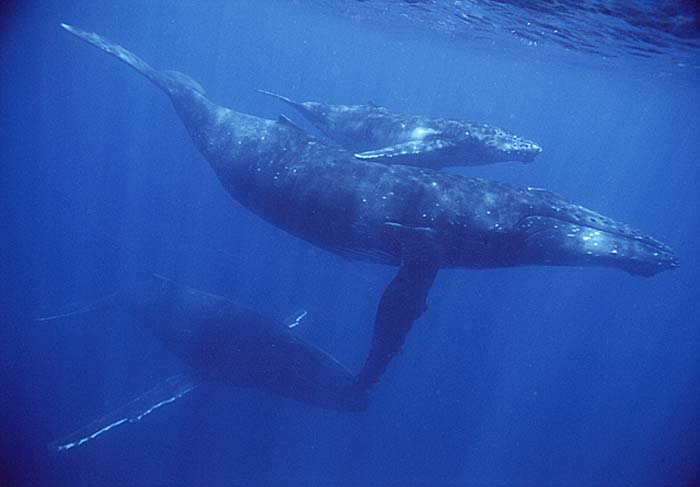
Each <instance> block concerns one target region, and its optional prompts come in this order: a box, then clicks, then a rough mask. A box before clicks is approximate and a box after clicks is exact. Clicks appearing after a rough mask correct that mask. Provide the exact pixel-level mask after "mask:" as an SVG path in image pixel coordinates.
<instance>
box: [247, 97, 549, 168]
mask: <svg viewBox="0 0 700 487" xmlns="http://www.w3.org/2000/svg"><path fill="white" fill-rule="evenodd" d="M257 91H258V92H260V93H263V94H266V95H270V96H273V97H275V98H277V99H279V100H282V101H284V102H285V103H287V104H288V105H290V106H292V107H293V108H295V109H296V110H297V111H298V112H299V113H301V114H302V115H303V116H304V117H305V118H306V119H307V120H308V121H309V122H311V123H312V124H313V125H314V126H315V127H316V128H318V129H319V130H320V131H321V132H323V133H324V134H325V135H326V136H328V137H329V138H330V139H331V140H333V141H334V142H336V143H337V144H339V145H340V146H342V147H343V148H345V149H347V150H349V151H352V152H354V153H355V157H356V158H358V159H364V160H374V161H377V162H383V163H384V164H407V165H410V166H419V167H428V168H432V169H440V168H442V167H446V166H479V165H485V164H494V163H497V162H507V161H520V162H532V161H533V160H534V159H535V156H537V154H539V153H540V152H542V149H541V148H540V146H539V145H537V144H536V143H535V142H532V141H531V140H527V139H525V138H523V137H520V136H519V135H515V134H513V133H510V132H507V131H505V130H503V129H500V128H498V127H494V126H492V125H486V124H481V123H473V122H466V121H463V120H451V119H446V118H434V117H425V116H422V115H407V114H402V113H394V112H391V111H389V110H388V109H386V108H384V107H381V106H378V105H375V104H374V103H369V104H367V105H329V104H326V103H318V102H310V101H307V102H297V101H294V100H291V99H289V98H287V97H285V96H282V95H278V94H277V93H272V92H270V91H265V90H257Z"/></svg>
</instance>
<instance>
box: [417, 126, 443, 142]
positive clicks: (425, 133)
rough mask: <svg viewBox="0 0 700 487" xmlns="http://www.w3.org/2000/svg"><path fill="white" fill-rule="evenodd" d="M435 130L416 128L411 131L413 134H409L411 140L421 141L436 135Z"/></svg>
mask: <svg viewBox="0 0 700 487" xmlns="http://www.w3.org/2000/svg"><path fill="white" fill-rule="evenodd" d="M437 133H438V132H437V130H435V129H431V128H427V127H416V128H414V129H413V132H411V139H413V140H423V139H424V138H426V137H427V136H429V135H434V134H437Z"/></svg>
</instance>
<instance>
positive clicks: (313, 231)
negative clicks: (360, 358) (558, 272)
mask: <svg viewBox="0 0 700 487" xmlns="http://www.w3.org/2000/svg"><path fill="white" fill-rule="evenodd" d="M63 27H64V28H66V29H67V30H69V31H70V32H72V33H73V34H75V35H76V36H78V37H80V38H82V39H83V40H85V41H87V42H88V43H90V44H92V45H94V46H96V47H98V48H100V49H102V50H103V51H106V52H108V53H110V54H112V55H114V56H116V57H117V58H119V59H121V60H122V61H124V62H125V63H126V64H128V65H130V66H131V67H132V68H134V69H135V70H137V71H138V72H140V73H141V74H142V75H143V76H145V77H146V78H148V79H150V80H151V81H152V82H153V83H155V84H156V85H157V86H158V87H160V88H161V89H162V90H163V91H165V92H166V93H167V94H168V96H169V97H170V99H171V100H172V102H173V105H174V107H175V110H176V111H177V113H178V114H179V116H180V118H181V119H182V121H183V123H184V125H185V126H186V128H187V130H188V131H189V133H190V136H191V137H192V140H193V141H194V143H195V145H196V146H197V148H198V149H199V151H200V152H201V153H202V154H203V155H204V157H205V158H206V159H207V160H208V161H209V164H210V165H211V167H212V169H213V170H214V172H215V173H216V175H217V177H218V178H219V181H220V182H221V184H222V186H223V187H224V189H225V190H226V191H227V192H228V193H229V194H230V195H231V196H232V197H233V198H234V199H236V200H237V201H238V202H240V203H241V204H242V205H244V206H245V207H247V208H248V209H249V210H251V211H252V212H254V213H255V214H257V215H258V216H260V217H261V218H263V219H265V220H266V221H268V222H270V223H272V224H273V225H275V226H277V227H278V228H280V229H283V230H285V231H286V232H288V233H290V234H292V235H295V236H297V237H299V238H302V239H304V240H306V241H307V242H309V243H312V244H314V245H316V246H318V247H320V248H323V249H327V250H330V251H332V252H335V253H337V254H340V255H344V256H348V257H354V258H358V259H363V260H368V261H372V262H377V263H383V264H389V265H394V266H399V271H398V273H397V275H396V276H395V277H394V279H393V280H392V281H391V283H390V284H389V285H388V286H387V288H386V290H385V291H384V294H383V295H382V298H381V299H380V302H379V307H378V309H377V315H376V318H375V324H374V335H373V338H372V349H371V351H370V354H369V356H368V359H367V362H366V364H365V366H364V367H363V369H362V371H361V372H360V374H359V378H358V384H357V386H358V387H360V388H363V387H369V386H370V385H371V384H373V383H375V382H376V381H377V380H378V379H379V377H380V375H381V374H382V372H383V371H384V368H385V367H386V365H387V364H388V363H389V361H390V360H391V358H392V357H393V356H394V355H395V354H396V353H397V352H398V351H399V349H400V347H401V345H402V343H403V341H404V338H405V336H406V333H407V332H408V330H409V329H410V326H411V324H412V323H413V321H414V320H416V319H417V318H418V317H419V316H420V315H421V314H422V313H423V311H424V310H425V308H426V305H425V298H426V296H427V294H428V292H429V290H430V287H431V286H432V282H433V279H434V278H435V275H436V273H437V271H438V269H439V268H449V267H462V268H494V267H512V266H528V265H552V266H554V265H559V266H561V265H566V266H604V267H615V268H618V269H623V270H625V271H627V272H629V273H631V274H637V275H644V276H651V275H654V274H656V273H658V272H661V271H664V270H667V269H673V268H675V267H676V266H677V265H678V261H677V259H676V257H675V255H674V254H673V251H672V250H671V249H670V248H669V247H668V246H666V245H664V244H663V243H661V242H659V241H657V240H655V239H653V238H652V237H649V236H646V235H643V234H641V233H640V232H638V231H636V230H634V229H632V228H631V227H629V226H628V225H626V224H624V223H619V222H616V221H614V220H612V219H610V218H608V217H606V216H603V215H601V214H599V213H595V212H593V211H591V210H588V209H586V208H583V207H582V206H579V205H576V204H573V203H570V202H568V201H566V200H564V199H563V198H562V197H560V196H558V195H556V194H554V193H551V192H549V191H545V190H540V189H536V188H529V187H517V186H512V185H508V184H504V183H500V182H496V181H488V180H484V179H477V178H464V177H460V176H457V175H453V174H446V173H442V172H439V171H434V170H431V169H425V168H418V167H411V166H406V165H387V164H379V163H375V162H369V161H362V160H358V159H356V158H355V157H353V155H352V153H349V152H347V151H344V150H341V149H335V148H332V147H328V146H326V145H324V144H321V143H319V142H318V141H317V140H315V139H314V138H312V137H310V136H309V135H308V134H306V133H305V132H304V131H303V130H300V129H299V128H298V127H296V126H294V125H293V124H290V123H289V122H288V121H287V120H286V119H284V118H280V119H279V120H278V121H272V120H266V119H262V118H259V117H255V116H252V115H247V114H244V113H240V112H236V111H234V110H230V109H228V108H224V107H221V106H219V105H216V104H214V103H212V102H211V101H210V100H209V99H207V98H206V97H205V96H204V94H203V90H202V88H201V87H200V86H199V84H198V83H196V82H195V81H193V80H192V79H191V78H189V77H188V76H186V75H184V74H182V73H178V72H174V71H156V70H155V69H153V68H151V67H150V66H149V65H148V64H146V62H145V61H143V60H142V59H140V58H139V57H137V56H135V55H134V54H133V53H131V52H129V51H127V50H126V49H124V48H123V47H121V46H119V45H116V44H112V43H110V42H108V41H106V40H105V39H103V38H102V37H100V36H98V35H97V34H93V33H88V32H84V31H81V30H79V29H76V28H74V27H71V26H68V25H65V24H63Z"/></svg>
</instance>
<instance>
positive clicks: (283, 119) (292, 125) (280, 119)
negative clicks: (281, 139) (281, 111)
mask: <svg viewBox="0 0 700 487" xmlns="http://www.w3.org/2000/svg"><path fill="white" fill-rule="evenodd" d="M277 123H278V124H280V125H285V126H287V127H289V128H293V129H294V130H298V131H299V132H303V133H306V130H304V129H303V128H301V127H300V126H298V125H297V124H295V123H294V122H292V121H291V120H290V119H289V118H287V117H285V116H284V115H280V116H279V117H277Z"/></svg>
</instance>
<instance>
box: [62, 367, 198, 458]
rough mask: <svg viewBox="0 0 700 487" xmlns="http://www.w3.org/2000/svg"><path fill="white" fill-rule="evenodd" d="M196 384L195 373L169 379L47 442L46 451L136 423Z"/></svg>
mask: <svg viewBox="0 0 700 487" xmlns="http://www.w3.org/2000/svg"><path fill="white" fill-rule="evenodd" d="M200 383H201V378H200V376H198V375H195V374H180V375H174V376H172V377H169V378H167V379H165V380H164V381H163V382H161V383H160V384H158V385H156V386H155V387H153V388H152V389H150V390H149V391H148V392H146V393H144V394H141V395H140V396H138V397H137V398H136V399H133V400H132V401H129V402H128V403H127V404H125V405H123V406H122V407H120V408H118V409H116V410H115V411H112V412H110V413H108V414H106V415H105V416H102V417H101V418H99V419H96V420H94V421H92V422H91V423H89V424H87V425H85V426H83V427H82V428H80V429H78V430H77V431H74V432H73V433H71V434H70V435H68V436H66V437H64V438H61V439H59V440H56V441H53V442H51V443H50V444H49V449H51V450H54V451H58V452H64V451H67V450H70V449H72V448H75V447H77V446H80V445H83V444H85V443H87V442H88V441H90V440H93V439H95V438H97V437H98V436H100V435H102V434H103V433H106V432H107V431H109V430H111V429H113V428H116V427H117V426H120V425H122V424H124V423H134V422H136V421H139V420H140V419H142V418H143V417H145V416H147V415H149V414H150V413H152V412H153V411H155V410H156V409H158V408H159V407H161V406H164V405H166V404H170V403H171V402H174V401H176V400H177V399H179V398H181V397H182V396H184V395H185V394H187V393H188V392H190V391H191V390H192V389H194V388H196V387H197V386H198V385H199V384H200Z"/></svg>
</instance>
